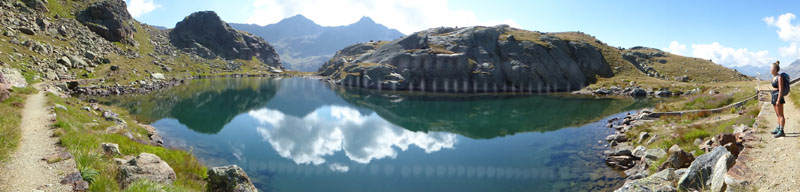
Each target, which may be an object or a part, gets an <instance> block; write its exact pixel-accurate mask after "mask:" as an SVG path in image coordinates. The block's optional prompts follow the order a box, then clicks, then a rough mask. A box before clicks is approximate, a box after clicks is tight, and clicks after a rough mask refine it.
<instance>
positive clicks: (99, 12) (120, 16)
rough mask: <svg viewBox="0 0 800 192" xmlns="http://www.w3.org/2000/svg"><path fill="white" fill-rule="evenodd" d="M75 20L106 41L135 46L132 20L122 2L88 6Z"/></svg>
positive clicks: (100, 2)
mask: <svg viewBox="0 0 800 192" xmlns="http://www.w3.org/2000/svg"><path fill="white" fill-rule="evenodd" d="M76 19H77V20H78V21H80V22H81V23H82V24H83V25H86V27H89V29H90V30H92V31H93V32H95V33H97V34H98V35H100V36H101V37H103V38H105V39H106V40H108V41H112V42H120V43H125V44H129V45H136V44H137V42H136V40H134V39H133V34H134V33H135V32H136V28H135V27H134V22H135V21H134V20H133V17H131V15H130V13H128V10H127V5H125V1H123V0H105V1H99V2H96V3H94V4H92V5H90V6H89V7H88V8H86V10H83V11H81V12H79V13H78V15H77V16H76Z"/></svg>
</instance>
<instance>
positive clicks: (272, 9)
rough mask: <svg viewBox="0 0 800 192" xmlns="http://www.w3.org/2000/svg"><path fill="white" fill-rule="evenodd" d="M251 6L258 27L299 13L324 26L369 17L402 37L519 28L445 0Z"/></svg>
mask: <svg viewBox="0 0 800 192" xmlns="http://www.w3.org/2000/svg"><path fill="white" fill-rule="evenodd" d="M252 5H253V7H254V8H255V11H254V13H253V15H252V16H250V18H248V19H247V20H246V22H247V23H255V24H259V25H267V24H271V23H276V22H278V21H280V20H281V19H283V18H286V17H290V16H293V15H296V14H302V15H304V16H306V17H308V18H309V19H311V20H313V21H314V22H316V23H318V24H320V25H324V26H338V25H347V24H350V23H353V22H355V21H357V20H358V19H360V18H361V17H362V16H368V17H370V18H372V19H373V20H375V22H377V23H381V24H384V25H386V26H388V27H390V28H395V29H398V30H399V31H400V32H403V33H405V34H410V33H413V32H416V31H420V30H424V29H427V28H432V27H440V26H472V25H497V24H508V25H510V26H512V27H518V28H521V26H520V25H519V24H518V23H517V22H515V21H513V20H510V19H505V20H494V21H493V20H481V19H478V17H477V16H476V15H475V13H473V12H472V11H467V10H453V9H450V8H449V6H448V1H447V0H381V1H368V0H254V1H253V4H252Z"/></svg>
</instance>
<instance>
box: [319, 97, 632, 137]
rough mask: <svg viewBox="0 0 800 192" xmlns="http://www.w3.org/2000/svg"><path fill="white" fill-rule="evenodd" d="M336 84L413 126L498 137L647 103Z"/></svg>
mask: <svg viewBox="0 0 800 192" xmlns="http://www.w3.org/2000/svg"><path fill="white" fill-rule="evenodd" d="M333 89H334V90H335V91H336V92H337V93H338V94H339V96H341V97H342V98H344V99H345V100H346V101H347V102H349V103H350V104H353V105H356V106H360V107H364V108H367V109H371V110H374V111H375V112H376V113H377V114H378V115H380V116H381V118H384V119H386V120H387V121H389V122H391V123H392V124H395V125H398V126H400V127H403V128H406V129H408V130H411V131H444V132H451V133H457V134H460V135H464V136H467V137H470V138H494V137H499V136H506V135H513V134H515V133H519V132H546V131H553V130H558V129H561V128H564V127H570V126H579V125H582V124H586V123H589V122H592V121H596V120H598V116H607V115H611V114H614V113H619V112H622V111H625V110H628V109H631V108H639V106H642V107H643V105H644V104H646V102H640V101H635V100H618V99H595V98H585V97H575V98H564V97H553V96H535V97H530V96H521V97H514V96H484V97H474V96H473V97H456V96H451V97H442V96H435V95H388V94H385V93H382V92H373V91H370V90H352V89H348V88H343V87H340V86H334V87H333ZM500 98H502V99H500ZM445 99H446V102H443V101H442V100H445ZM564 114H570V115H564ZM531 117H536V118H531ZM486 127H494V128H495V129H486Z"/></svg>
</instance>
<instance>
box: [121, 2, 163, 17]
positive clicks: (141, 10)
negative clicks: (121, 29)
mask: <svg viewBox="0 0 800 192" xmlns="http://www.w3.org/2000/svg"><path fill="white" fill-rule="evenodd" d="M125 3H126V4H127V5H128V12H129V13H131V16H133V18H139V17H141V16H142V15H144V14H147V13H149V12H151V11H153V10H155V9H157V8H159V7H161V5H159V4H156V3H153V0H126V1H125Z"/></svg>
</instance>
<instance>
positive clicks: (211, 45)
mask: <svg viewBox="0 0 800 192" xmlns="http://www.w3.org/2000/svg"><path fill="white" fill-rule="evenodd" d="M169 40H170V42H171V43H172V44H173V45H175V47H178V48H183V49H185V50H187V51H191V52H194V53H196V54H198V55H200V56H202V57H205V58H208V59H212V58H216V57H218V56H219V57H222V58H224V59H229V60H233V59H243V60H251V59H253V58H254V57H255V58H257V59H258V60H259V61H261V62H262V63H264V64H267V65H269V66H271V67H278V68H283V67H282V65H281V62H280V58H279V57H278V54H277V53H276V52H275V49H274V48H272V46H271V45H269V44H268V43H267V42H266V41H265V40H264V39H263V38H261V37H257V36H254V35H251V34H248V33H243V32H239V31H237V30H235V29H233V28H232V27H231V26H230V25H228V23H225V22H224V21H222V19H220V18H219V16H217V13H215V12H213V11H201V12H196V13H192V14H191V15H189V16H187V17H186V18H184V19H183V21H180V22H178V24H176V25H175V28H174V29H172V31H170V32H169Z"/></svg>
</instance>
